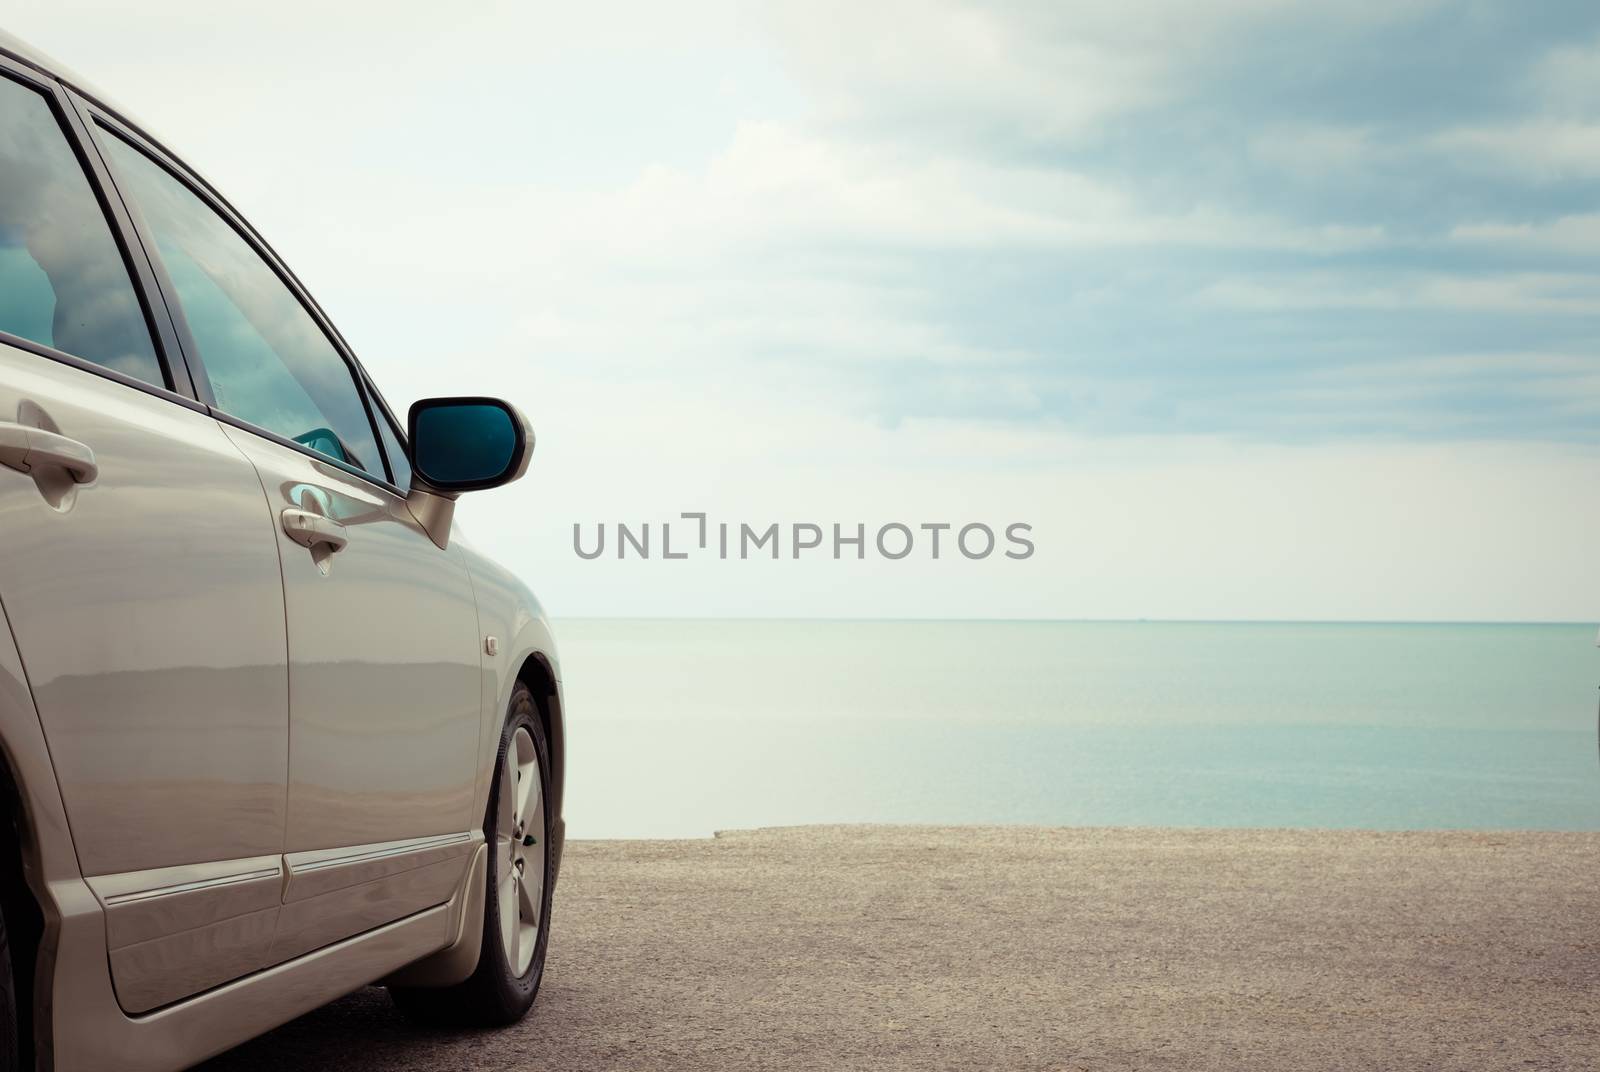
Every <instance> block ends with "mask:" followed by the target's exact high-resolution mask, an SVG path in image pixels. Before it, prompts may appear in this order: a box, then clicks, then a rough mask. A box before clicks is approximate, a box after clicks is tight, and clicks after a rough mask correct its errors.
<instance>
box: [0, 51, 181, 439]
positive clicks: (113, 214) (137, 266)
mask: <svg viewBox="0 0 1600 1072" xmlns="http://www.w3.org/2000/svg"><path fill="white" fill-rule="evenodd" d="M0 78H6V79H9V80H11V81H14V82H17V83H19V84H21V85H23V86H26V87H27V88H29V89H32V90H34V91H36V92H38V93H39V94H40V95H41V96H42V97H44V99H45V102H46V104H47V105H48V106H49V107H50V110H51V113H52V114H53V115H54V116H55V119H56V122H57V124H58V125H59V126H60V128H61V134H62V137H63V138H64V139H65V141H66V143H67V145H68V147H69V148H70V149H71V151H72V155H73V157H74V159H76V160H77V161H78V166H79V167H81V168H82V169H83V175H84V179H85V181H87V182H88V184H89V189H90V191H91V193H92V195H93V196H94V199H95V203H96V204H97V205H99V206H100V211H101V216H102V218H103V219H104V220H105V224H106V229H107V230H108V231H109V232H110V234H111V240H112V242H113V243H114V244H115V246H116V250H117V253H118V255H119V256H121V258H122V263H123V267H124V269H125V270H126V271H127V273H128V285H129V286H130V287H132V288H133V292H134V297H135V300H136V301H138V303H139V312H140V315H141V316H142V318H143V320H144V325H145V330H146V331H148V332H149V333H150V345H151V348H152V350H154V352H155V356H156V364H157V365H158V366H159V367H160V369H161V374H162V376H163V378H164V379H165V382H164V383H159V384H157V383H150V382H149V381H147V380H141V379H139V378H138V377H137V376H130V375H127V374H126V373H123V372H119V371H117V370H116V369H113V368H109V367H107V366H105V365H102V364H99V363H97V362H94V361H90V360H89V359H87V358H83V357H79V356H78V355H76V354H71V353H68V352H66V351H65V350H58V349H56V348H55V347H53V346H47V345H45V344H44V343H40V342H36V341H34V340H32V339H25V338H23V337H22V336H20V335H14V334H12V333H11V332H8V331H0V342H4V343H5V344H6V345H8V346H12V347H15V348H16V349H19V350H25V351H27V352H29V353H32V354H35V355H37V356H39V357H44V358H48V359H50V360H52V361H58V362H60V363H61V364H64V365H69V366H71V367H72V368H76V369H81V370H82V371H84V372H89V373H92V374H94V375H97V376H102V377H104V378H105V379H108V380H111V381H112V382H113V383H118V384H122V385H123V386H125V387H132V388H134V389H135V390H139V391H143V392H145V393H146V394H151V395H155V396H156V397H157V398H162V399H166V400H167V401H169V402H176V403H178V404H179V405H181V406H184V407H186V408H188V409H194V410H200V411H202V412H204V411H205V408H206V407H205V406H203V405H202V404H201V403H200V402H199V400H198V399H197V398H196V397H195V395H194V394H193V385H192V384H191V383H189V382H188V377H189V370H188V366H187V364H186V363H184V362H183V361H182V357H181V355H180V354H179V353H178V352H177V349H176V342H177V340H176V338H175V337H174V336H173V334H172V332H171V327H170V323H168V322H166V321H164V320H163V318H162V317H161V316H158V315H156V302H155V301H154V300H152V299H153V297H159V296H160V295H159V291H158V290H157V288H156V283H155V277H154V273H153V271H152V268H151V265H150V263H149V261H148V259H147V258H146V257H145V256H144V252H145V251H144V247H143V245H142V244H141V245H139V246H137V247H135V245H134V242H136V241H137V238H134V239H133V240H132V241H130V237H129V236H130V234H131V233H132V232H131V231H130V229H129V227H128V220H127V215H126V209H125V207H124V205H123V203H122V201H121V199H120V198H119V197H116V196H115V195H114V193H113V192H112V191H111V189H110V186H109V183H108V181H107V180H108V174H107V172H106V170H105V165H104V162H103V161H102V160H101V159H100V155H99V151H98V149H97V148H96V147H94V146H93V145H92V143H91V142H90V140H89V138H88V136H87V131H86V130H85V129H84V127H83V122H82V117H81V116H80V115H79V114H78V111H77V108H76V104H75V102H74V101H73V100H72V99H71V95H70V93H69V92H68V91H67V89H66V87H65V86H64V85H63V84H62V83H61V81H60V80H59V79H57V78H56V77H54V76H53V75H51V74H49V73H48V72H42V71H40V70H38V69H37V68H36V67H34V66H33V65H32V64H27V63H23V62H21V61H20V60H18V59H16V58H14V57H13V56H12V55H11V54H10V53H9V52H0ZM135 248H137V249H138V255H137V256H136V255H135V253H134V250H135ZM162 311H163V312H165V309H164V308H163V309H162Z"/></svg>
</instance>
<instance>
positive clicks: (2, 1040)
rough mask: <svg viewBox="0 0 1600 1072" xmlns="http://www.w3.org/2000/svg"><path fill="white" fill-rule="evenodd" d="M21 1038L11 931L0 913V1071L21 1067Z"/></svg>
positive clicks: (11, 1071) (15, 1071) (13, 1070)
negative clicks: (13, 972) (18, 1026)
mask: <svg viewBox="0 0 1600 1072" xmlns="http://www.w3.org/2000/svg"><path fill="white" fill-rule="evenodd" d="M20 1042H21V1039H20V1038H19V1037H18V1034H17V980H16V977H15V976H14V975H12V974H11V932H10V930H8V929H7V927H6V921H5V916H4V914H3V913H0V1072H17V1069H20V1068H21V1067H22V1049H21V1045H20Z"/></svg>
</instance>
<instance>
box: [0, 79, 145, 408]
mask: <svg viewBox="0 0 1600 1072" xmlns="http://www.w3.org/2000/svg"><path fill="white" fill-rule="evenodd" d="M0 331H5V332H8V333H10V334H12V335H15V336H18V337H19V338H23V339H27V340H29V341H30V342H36V343H40V344H42V345H44V346H49V347H51V348H52V349H55V350H60V351H62V352H63V353H68V354H71V355H73V356H74V357H81V358H83V359H84V360H86V361H92V362H94V363H95V364H97V365H102V366H104V367H106V368H108V369H113V370H115V371H117V372H121V373H123V374H125V375H128V376H132V377H134V378H136V379H140V380H143V381H145V382H146V383H151V384H156V385H157V386H161V387H165V386H167V380H166V376H165V375H164V374H163V373H162V371H161V361H160V359H159V358H158V357H157V356H156V350H155V343H154V342H152V341H151V338H150V328H149V325H148V324H147V323H146V322H145V317H144V310H143V309H142V307H141V306H140V304H139V296H138V293H137V292H136V291H135V290H134V286H133V278H132V277H131V276H130V275H129V274H128V266H127V264H126V262H124V261H123V259H122V253H121V251H120V250H119V249H118V248H117V243H116V240H115V239H114V238H112V235H111V224H110V223H109V222H108V221H107V219H106V215H105V213H104V212H103V211H101V208H100V205H99V203H98V202H97V200H96V198H95V194H94V189H93V187H91V186H90V185H89V178H88V176H87V175H85V174H84V171H83V167H82V166H81V165H80V164H79V162H78V159H77V157H76V156H75V155H74V154H73V151H72V147H71V145H70V144H69V143H68V142H67V137H66V134H65V132H63V131H62V129H61V124H60V122H59V121H58V120H57V118H56V114H55V109H54V108H53V107H51V104H50V101H49V100H48V99H47V98H46V97H45V96H44V94H42V93H40V92H39V91H38V90H35V89H32V88H30V87H28V86H25V85H23V84H22V83H20V82H17V81H14V80H12V79H10V78H6V77H0Z"/></svg>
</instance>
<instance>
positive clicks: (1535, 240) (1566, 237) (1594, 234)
mask: <svg viewBox="0 0 1600 1072" xmlns="http://www.w3.org/2000/svg"><path fill="white" fill-rule="evenodd" d="M1450 237H1451V238H1452V239H1454V240H1455V241H1458V242H1468V243H1477V244H1482V245H1489V246H1511V247H1519V246H1520V247H1525V248H1529V249H1544V250H1554V251H1557V252H1562V253H1600V213H1582V214H1579V215H1574V216H1561V217H1559V218H1557V219H1554V220H1550V221H1547V222H1541V223H1492V222H1485V223H1462V224H1457V225H1456V226H1455V227H1452V228H1451V229H1450Z"/></svg>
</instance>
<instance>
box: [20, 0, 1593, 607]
mask: <svg viewBox="0 0 1600 1072" xmlns="http://www.w3.org/2000/svg"><path fill="white" fill-rule="evenodd" d="M580 6H581V7H583V10H574V9H575V8H578V7H580ZM456 8H457V9H458V10H451V11H449V12H444V11H443V9H441V8H440V7H438V6H437V5H426V6H424V5H405V4H399V3H383V4H368V3H351V4H337V5H329V4H325V3H323V4H315V5H312V4H302V3H299V2H289V3H281V4H274V5H270V6H268V5H251V6H250V7H248V8H241V9H240V10H238V11H236V12H235V11H227V12H226V13H222V12H223V9H220V8H218V7H217V6H216V5H213V4H202V3H162V2H159V0H151V2H149V3H144V4H140V5H136V6H134V7H132V8H130V7H129V6H127V5H123V4H112V3H77V2H72V0H59V2H51V3H40V2H35V0H7V2H6V3H5V4H4V6H0V11H3V12H4V14H3V15H0V25H4V26H5V27H6V28H7V29H9V30H10V31H11V32H13V33H15V34H17V35H18V36H21V37H23V38H24V39H26V40H29V41H30V42H32V43H33V44H34V45H36V46H37V47H39V48H41V49H43V50H45V51H47V52H49V53H51V54H52V55H54V56H56V57H57V58H58V59H60V60H61V61H63V62H64V63H66V64H67V65H69V66H71V67H72V68H74V69H76V70H77V71H78V72H79V73H80V74H82V75H83V76H84V77H85V78H87V79H88V80H89V81H90V82H92V83H94V84H95V85H97V86H99V87H101V88H103V89H104V90H105V91H106V92H107V93H108V94H109V96H110V97H111V98H112V100H113V101H114V102H115V103H116V104H118V105H119V106H121V107H122V108H124V109H125V110H126V111H128V112H129V113H131V114H132V115H133V116H134V117H135V118H137V119H138V120H140V121H141V122H142V123H144V124H145V125H146V126H148V127H149V128H150V129H151V130H152V131H153V132H154V133H155V134H156V135H157V136H158V137H159V138H161V139H162V140H163V141H165V142H166V143H167V144H168V145H169V146H170V147H171V148H173V149H174V150H175V151H176V152H177V153H178V154H179V155H180V156H181V157H183V158H184V159H185V160H186V161H187V162H189V163H190V164H191V165H193V166H194V167H196V168H197V169H198V170H200V171H201V172H202V173H203V174H205V175H206V176H207V177H208V178H210V179H211V180H212V181H213V182H214V183H215V184H216V185H217V186H218V187H219V188H220V189H221V190H222V191H223V192H224V194H225V195H226V196H228V198H229V199H230V200H231V201H232V202H233V203H234V204H235V205H236V206H237V207H238V208H239V209H240V210H241V211H242V212H243V214H244V215H245V216H246V217H247V218H249V219H250V220H251V221H252V222H253V223H254V224H255V226H256V227H257V229H258V230H260V231H261V232H262V233H263V234H264V235H265V236H266V237H267V239H268V240H269V241H270V242H272V243H273V245H274V246H275V247H276V248H277V250H278V251H279V252H280V254H282V255H283V257H284V258H285V260H286V261H287V262H288V263H289V264H290V266H291V267H292V268H293V269H294V270H295V271H296V273H297V274H298V275H299V276H300V277H301V279H302V280H303V281H304V282H305V283H306V284H307V286H308V287H309V288H310V290H311V291H312V292H313V293H314V294H315V295H316V296H317V298H318V300H319V301H320V302H321V304H322V305H323V306H324V307H325V308H326V309H327V310H328V311H329V313H330V314H331V316H332V317H333V319H334V321H335V322H336V323H337V324H338V325H339V326H340V329H341V331H342V332H343V333H344V335H345V336H346V337H347V338H348V339H349V340H350V341H351V343H352V344H353V345H354V347H355V349H356V350H357V352H358V353H359V354H360V355H361V357H362V360H363V362H364V363H365V364H366V365H367V367H368V368H369V370H370V371H371V372H372V374H373V376H374V377H375V378H376V380H377V381H378V383H379V385H380V387H381V388H382V390H383V391H384V393H385V395H386V396H387V397H388V398H389V400H390V402H391V403H393V404H394V405H395V406H396V407H397V408H399V409H402V410H403V409H404V407H405V406H406V405H408V404H409V403H410V402H411V401H412V400H414V399H415V398H418V397H423V396H426V395H435V394H464V393H470V394H483V393H490V394H500V395H504V396H505V397H507V398H510V399H512V400H513V401H515V402H517V403H518V404H519V405H520V406H522V408H523V409H524V410H525V411H526V412H527V413H528V414H529V415H530V417H531V419H532V421H533V423H534V426H535V429H536V432H537V437H538V442H537V447H536V449H535V453H534V458H533V463H532V466H531V468H530V470H529V474H528V476H527V478H525V479H524V480H523V481H522V482H520V483H518V484H515V485H512V486H510V487H508V488H505V489H501V490H498V491H494V492H486V493H481V494H478V495H474V496H469V497H467V498H465V499H463V501H462V503H461V507H460V513H459V516H460V517H461V519H462V521H463V524H464V525H465V527H466V529H467V532H468V535H469V537H470V538H471V539H472V540H473V541H474V542H475V543H477V544H478V545H480V546H482V547H483V548H484V549H485V550H487V551H489V552H490V553H492V554H494V555H495V556H496V557H497V558H500V559H501V560H503V561H505V562H506V563H507V564H508V565H510V566H512V567H513V568H514V569H516V570H517V571H518V572H519V573H521V574H522V575H523V576H524V577H526V578H527V579H528V580H529V582H530V584H532V586H533V587H534V589H535V590H536V591H537V592H538V593H539V594H540V596H541V598H542V600H543V601H544V603H545V605H546V607H547V609H548V610H549V611H550V612H551V613H552V614H553V615H555V616H557V617H562V616H568V617H576V616H597V615H598V616H607V615H625V616H636V615H637V616H723V615H727V616H744V615H749V616H778V617H782V616H802V617H948V618H960V617H986V618H988V617H998V618H1029V617H1044V618H1102V617H1109V618H1139V617H1149V618H1206V619H1218V618H1266V619H1402V620H1434V619H1466V620H1574V621H1590V620H1595V619H1597V618H1600V563H1597V559H1600V502H1597V496H1596V495H1595V490H1596V488H1597V486H1600V480H1597V478H1600V8H1596V7H1595V6H1594V5H1593V4H1590V3H1561V2H1547V3H1540V4H1534V5H1526V4H1511V3H1501V4H1493V3H1480V2H1442V0H1437V2H1436V0H1383V2H1369V0H1348V2H1345V3H1341V4H1300V3H1289V2H1276V0H1220V2H1215V3H1208V4H1195V3H1192V2H1182V3H1180V2H1168V0H1152V2H1147V3H1127V2H1117V3H1113V2H1109V0H1083V2H1079V3H1072V4H1061V3H1044V2H1041V3H1031V2H1025V3H1002V4H988V5H974V4H965V3H952V2H948V0H926V2H922V3H917V4H907V3H898V2H895V0H886V2H880V3H873V4H859V3H829V2H810V3H771V4H754V5H752V4H736V3H723V2H698V0H687V2H684V3H676V4H671V5H661V4H629V5H614V4H594V5H566V4H563V5H552V4H539V3H531V4H530V3H521V4H501V3H495V2H488V3H474V4H470V5H456ZM684 512H705V513H707V515H708V517H709V519H710V521H711V522H712V523H713V524H716V523H717V522H719V521H725V522H728V523H731V524H732V525H733V526H734V529H735V531H736V532H737V528H738V526H739V525H740V524H741V523H747V524H750V525H751V526H752V527H753V528H756V529H758V530H761V529H764V528H765V527H766V526H767V525H768V524H771V523H773V522H777V523H779V524H780V525H782V526H785V529H784V533H785V535H784V545H783V548H782V557H781V558H780V559H779V560H778V561H772V560H771V559H768V558H752V559H739V558H737V557H735V558H731V559H728V560H723V559H720V558H718V557H716V556H714V555H707V554H705V553H703V552H702V553H698V554H691V555H690V557H689V558H688V559H684V560H672V561H667V560H663V559H662V558H661V557H660V556H659V539H660V535H659V528H660V525H661V524H662V523H663V522H666V521H669V520H674V519H676V520H677V524H676V525H675V526H674V528H673V536H672V539H673V543H674V547H675V548H677V547H681V546H683V543H682V542H681V541H682V539H683V538H685V537H687V536H689V535H690V534H691V533H692V532H693V525H694V523H693V522H686V521H683V520H682V519H681V517H680V515H681V514H682V513H684ZM617 522H625V523H628V524H630V525H631V526H632V527H634V528H635V529H637V528H638V527H639V526H641V525H642V524H643V523H645V522H650V523H651V524H652V528H653V529H655V530H656V537H655V539H656V543H655V545H654V546H653V550H656V551H657V554H655V555H654V556H653V557H652V558H651V559H649V560H643V561H641V560H638V559H636V558H630V559H626V560H621V561H619V560H617V559H616V557H615V556H614V550H615V546H614V545H615V534H614V529H613V530H612V544H611V545H610V546H608V553H607V554H605V555H603V556H601V557H600V558H597V559H594V560H586V559H583V558H580V557H579V556H578V555H577V554H575V553H574V548H573V527H574V525H580V526H582V531H583V533H584V539H585V541H586V543H588V544H589V545H590V546H592V541H593V538H594V534H595V532H596V531H597V526H599V525H600V524H602V523H604V524H605V525H606V526H608V528H609V527H611V526H614V525H615V523H617ZM891 522H899V523H901V524H905V525H907V526H908V527H909V528H910V529H912V530H913V532H914V533H916V534H918V535H919V536H920V535H921V534H922V533H924V532H925V530H921V529H920V528H919V526H920V525H921V524H924V523H948V524H951V525H953V526H954V528H956V529H959V528H960V527H961V526H962V525H965V524H969V523H984V524H987V525H990V526H991V527H992V528H994V529H996V530H997V531H1003V529H1004V528H1005V527H1006V526H1007V525H1009V524H1013V523H1025V524H1028V525H1029V526H1031V529H1030V532H1031V539H1032V541H1033V544H1034V548H1035V550H1034V553H1033V554H1032V555H1031V556H1030V557H1028V558H1026V559H1021V560H1017V559H1008V558H1005V557H1004V556H1003V555H1001V554H999V553H996V554H994V555H991V556H989V557H987V558H984V559H981V560H968V559H965V558H963V557H962V556H960V555H958V554H957V555H953V554H950V553H949V548H948V545H946V548H945V553H944V554H943V555H942V556H941V557H940V558H939V559H937V560H935V559H933V558H932V557H931V556H930V555H929V554H928V553H927V549H926V543H925V542H919V543H918V545H917V547H916V548H915V550H914V551H913V553H912V554H910V555H908V556H907V557H905V558H903V559H898V560H888V559H885V558H883V557H881V556H879V555H877V554H873V553H870V552H869V554H868V557H867V558H866V559H865V560H861V561H857V560H854V559H850V558H846V559H844V560H840V561H836V560H834V559H833V558H832V556H831V554H828V553H827V548H826V545H825V547H824V549H823V551H822V552H820V553H810V554H805V553H803V554H802V556H801V558H799V559H795V558H793V557H792V556H791V552H790V547H789V540H788V535H787V533H788V532H790V531H792V530H790V529H789V528H788V526H792V525H793V524H795V523H810V524H816V525H818V526H820V527H821V528H822V529H823V530H824V531H825V532H827V531H830V530H831V526H832V525H833V524H836V523H837V524H841V525H843V526H845V530H846V531H847V532H850V531H853V529H854V526H855V525H856V524H858V523H860V524H864V525H865V526H866V531H867V533H868V538H869V541H870V539H871V534H872V533H873V532H874V531H876V529H877V528H878V527H879V526H881V525H884V524H887V523H891Z"/></svg>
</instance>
